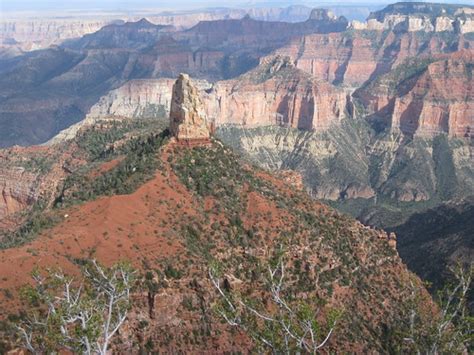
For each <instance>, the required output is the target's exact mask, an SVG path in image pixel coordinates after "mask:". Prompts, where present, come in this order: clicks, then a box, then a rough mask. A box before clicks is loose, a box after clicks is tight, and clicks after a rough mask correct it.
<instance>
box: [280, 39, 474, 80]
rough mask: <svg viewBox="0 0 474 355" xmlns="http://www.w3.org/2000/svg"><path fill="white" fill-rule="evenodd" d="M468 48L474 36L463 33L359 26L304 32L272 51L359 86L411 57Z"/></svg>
mask: <svg viewBox="0 0 474 355" xmlns="http://www.w3.org/2000/svg"><path fill="white" fill-rule="evenodd" d="M466 48H467V49H469V48H474V40H472V39H469V38H466V37H465V36H463V35H456V34H451V35H449V36H441V35H436V34H434V35H428V36H424V35H421V34H419V33H416V32H406V33H395V32H384V31H362V30H360V31H347V32H341V33H330V34H311V35H306V36H302V37H300V38H297V39H294V40H293V41H292V42H291V43H290V44H288V45H287V46H284V47H282V48H279V49H277V50H276V51H275V52H274V53H273V54H272V55H275V54H278V55H282V56H288V57H290V58H291V59H292V61H293V62H294V63H295V66H296V67H297V68H299V69H301V70H304V71H306V72H308V73H310V74H311V75H313V76H315V77H316V78H318V79H320V80H325V81H329V82H331V83H334V84H342V85H345V86H348V87H351V88H357V87H359V86H361V85H362V84H364V83H365V82H366V81H368V80H369V79H372V78H374V77H375V76H377V75H380V74H384V73H387V72H389V71H390V69H392V68H394V67H396V66H397V65H399V64H401V63H402V62H403V61H404V60H405V59H406V58H408V57H429V56H433V55H437V54H440V53H445V52H451V51H453V50H462V49H466Z"/></svg>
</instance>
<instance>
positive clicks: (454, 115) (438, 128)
mask: <svg viewBox="0 0 474 355" xmlns="http://www.w3.org/2000/svg"><path fill="white" fill-rule="evenodd" d="M473 68H474V52H473V51H472V50H469V51H461V52H458V53H454V54H451V55H446V56H443V57H442V58H438V59H436V58H429V59H426V60H425V61H420V60H416V59H412V60H409V61H406V62H405V63H404V64H402V65H400V66H399V67H397V68H396V69H395V70H394V71H393V72H391V73H389V74H387V75H385V76H382V77H380V78H379V79H377V80H376V81H375V82H374V83H371V84H370V85H368V86H367V87H364V88H362V89H360V90H358V91H357V92H356V93H355V96H356V97H357V98H359V99H360V101H361V102H362V104H363V105H364V107H365V109H366V114H368V115H369V120H374V121H379V122H382V123H383V125H384V126H389V127H391V129H392V131H395V132H396V131H401V132H403V133H404V134H407V135H411V136H412V135H418V136H423V137H433V136H436V135H437V134H440V133H447V134H449V136H451V137H459V138H467V139H469V138H472V127H473V126H474V91H473V90H474V89H473V86H472V77H473Z"/></svg>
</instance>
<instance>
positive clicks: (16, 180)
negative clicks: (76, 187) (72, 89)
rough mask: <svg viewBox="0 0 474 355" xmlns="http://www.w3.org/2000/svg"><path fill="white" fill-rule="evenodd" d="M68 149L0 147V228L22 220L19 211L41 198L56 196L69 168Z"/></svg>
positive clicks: (46, 198)
mask: <svg viewBox="0 0 474 355" xmlns="http://www.w3.org/2000/svg"><path fill="white" fill-rule="evenodd" d="M66 160H70V159H69V158H68V153H64V154H63V153H57V152H53V151H52V150H51V149H50V148H47V147H30V148H21V147H13V148H10V149H4V150H0V230H1V229H4V230H7V229H9V228H11V227H15V226H16V225H17V223H19V222H21V221H22V218H23V216H21V215H20V214H19V213H21V212H22V211H25V210H26V209H28V208H29V207H31V206H32V205H33V204H34V203H35V202H37V201H39V200H42V201H43V202H44V203H45V204H46V205H48V204H50V203H52V201H53V200H54V199H55V196H56V195H55V194H56V192H57V189H58V186H60V184H61V183H62V181H63V180H64V178H65V177H66V176H67V174H68V172H67V169H66V168H65V167H66V165H67V164H66Z"/></svg>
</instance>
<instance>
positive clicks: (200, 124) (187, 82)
mask: <svg viewBox="0 0 474 355" xmlns="http://www.w3.org/2000/svg"><path fill="white" fill-rule="evenodd" d="M170 131H171V134H172V135H173V137H175V138H176V139H177V140H178V141H192V140H207V139H209V138H210V131H209V127H208V122H207V118H206V112H205V110H204V105H203V103H202V100H201V97H200V95H199V91H198V89H197V88H196V86H195V85H194V84H193V83H192V82H191V79H190V78H189V75H187V74H181V75H180V76H179V78H178V80H176V82H175V84H174V86H173V96H172V99H171V109H170Z"/></svg>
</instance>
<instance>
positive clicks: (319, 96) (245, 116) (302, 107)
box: [206, 56, 347, 130]
mask: <svg viewBox="0 0 474 355" xmlns="http://www.w3.org/2000/svg"><path fill="white" fill-rule="evenodd" d="M206 102H207V110H208V115H209V117H210V118H212V119H213V121H214V122H215V125H216V127H217V126H221V125H224V124H237V125H242V126H244V127H257V126H266V125H279V126H283V127H294V128H299V129H303V130H324V129H327V128H329V127H330V126H331V125H332V124H338V123H339V122H340V121H341V120H342V118H344V117H346V105H347V98H346V94H345V93H344V91H342V90H338V89H336V88H334V87H333V86H332V85H330V84H328V83H325V82H321V81H317V80H315V79H314V78H312V77H311V76H310V75H308V74H306V73H304V72H302V71H301V70H299V69H296V68H294V66H293V64H292V63H291V62H290V60H289V59H288V58H284V57H278V56H277V57H274V58H268V59H267V60H265V61H263V62H262V63H261V65H260V66H259V67H257V68H256V69H255V70H252V71H250V72H249V73H247V74H245V75H243V76H241V77H239V78H237V79H235V80H229V81H222V82H218V83H217V84H216V85H214V86H213V88H212V90H211V91H210V92H209V94H208V95H207V100H206Z"/></svg>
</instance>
